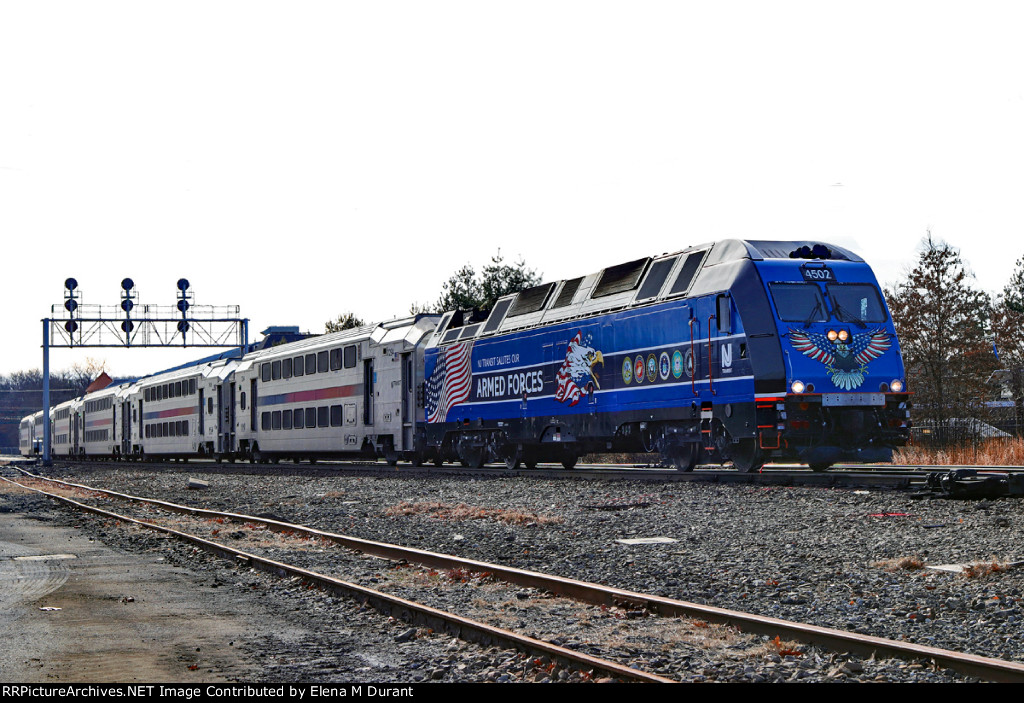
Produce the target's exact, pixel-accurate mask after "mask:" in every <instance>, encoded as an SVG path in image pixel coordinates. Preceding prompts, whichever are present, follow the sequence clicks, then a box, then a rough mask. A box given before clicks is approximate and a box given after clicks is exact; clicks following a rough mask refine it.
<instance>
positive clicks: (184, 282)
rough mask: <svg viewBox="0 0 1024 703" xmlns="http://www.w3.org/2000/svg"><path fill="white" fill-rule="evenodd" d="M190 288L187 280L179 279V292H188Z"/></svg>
mask: <svg viewBox="0 0 1024 703" xmlns="http://www.w3.org/2000/svg"><path fill="white" fill-rule="evenodd" d="M189 287H190V284H189V282H188V279H187V278H179V279H178V290H180V291H181V292H182V293H184V292H185V291H187V290H188V289H189Z"/></svg>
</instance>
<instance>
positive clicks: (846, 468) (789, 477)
mask: <svg viewBox="0 0 1024 703" xmlns="http://www.w3.org/2000/svg"><path fill="white" fill-rule="evenodd" d="M21 463H22V464H28V463H30V462H21ZM13 465H17V464H16V463H15V464H13ZM58 465H59V466H68V467H83V468H85V467H95V468H120V467H128V466H130V467H132V468H138V469H145V470H160V469H161V468H165V469H168V470H173V469H180V468H181V467H182V466H186V465H187V466H188V467H189V468H190V470H192V471H196V472H203V473H211V474H217V473H245V474H253V475H281V474H300V475H309V476H326V475H338V474H344V473H349V472H352V473H359V474H362V473H368V474H373V475H392V476H393V475H395V474H396V473H398V474H401V475H403V476H408V477H415V476H474V477H485V476H491V477H509V476H515V477H522V478H539V479H551V478H577V479H602V480H630V481H656V482H666V481H667V482H694V483H723V484H752V485H785V486H820V487H830V488H838V487H845V486H856V487H873V488H891V489H912V488H923V487H924V486H925V485H926V483H927V480H928V476H929V475H930V474H933V473H945V472H948V471H950V470H952V469H955V468H973V469H976V470H978V471H991V472H1001V473H1009V474H1012V473H1020V472H1022V471H1024V469H1022V468H1021V467H996V466H988V467H954V466H921V465H914V466H910V465H907V466H898V465H885V466H869V467H865V466H859V465H855V464H849V465H838V466H836V467H833V468H832V469H830V470H829V471H824V472H814V471H811V470H810V469H809V468H807V467H805V466H800V465H785V464H777V465H772V464H770V465H768V466H766V467H765V468H764V469H763V470H762V471H760V472H756V473H740V472H738V471H735V470H733V469H722V468H711V467H708V468H698V469H697V470H695V471H692V472H678V471H675V470H672V469H665V468H660V467H656V466H653V465H640V464H633V465H620V464H586V465H578V466H577V467H575V468H573V469H568V470H567V469H564V468H562V467H561V466H559V465H556V464H550V465H546V464H540V465H538V467H537V468H536V469H524V468H520V469H514V470H513V469H507V468H504V467H501V466H494V465H492V466H486V467H484V468H481V469H471V468H465V467H462V466H459V465H458V464H451V465H449V464H446V465H444V466H441V467H436V466H433V465H424V466H421V467H414V466H412V465H410V464H399V466H398V467H390V466H387V465H386V464H382V463H380V462H358V461H331V462H328V461H319V462H316V463H291V462H283V463H281V464H250V463H245V462H237V463H218V462H214V461H212V460H193V461H188V462H184V461H166V462H141V463H138V462H130V463H124V462H112V461H86V462H76V461H72V460H67V459H62V460H59V461H58Z"/></svg>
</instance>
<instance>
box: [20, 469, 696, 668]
mask: <svg viewBox="0 0 1024 703" xmlns="http://www.w3.org/2000/svg"><path fill="white" fill-rule="evenodd" d="M35 478H38V477H35ZM0 480H3V481H5V482H7V483H11V484H14V485H16V486H20V487H21V488H24V489H26V490H29V491H34V492H36V493H39V494H41V495H44V496H47V497H49V498H53V499H55V500H58V501H61V502H63V503H65V504H67V505H70V506H72V507H75V508H78V509H79V510H83V511H85V512H89V513H93V514H95V515H99V516H101V517H105V518H109V519H113V520H120V521H122V522H125V523H128V524H131V525H137V526H139V527H143V528H145V529H148V530H153V531H156V532H160V533H163V534H167V535H171V536H173V537H176V538H178V539H181V540H184V541H186V542H188V543H190V544H193V545H195V546H197V547H199V548H201V549H203V550H204V551H207V552H209V553H211V554H214V555H216V556H219V557H221V558H224V559H227V560H229V561H233V562H234V563H236V564H243V565H246V566H251V567H254V568H259V569H260V570H262V571H266V572H268V573H271V574H275V575H278V576H282V575H287V576H297V577H299V578H302V579H304V580H305V581H306V582H309V583H313V584H315V585H316V586H318V587H319V588H321V589H323V590H325V591H329V592H331V593H336V594H341V595H344V596H347V597H350V598H353V599H355V600H358V601H360V602H364V603H369V604H370V605H372V606H373V607H374V608H375V609H377V610H379V611H380V612H382V613H384V614H386V615H392V616H397V617H399V618H401V619H403V620H406V621H410V622H422V623H425V624H429V625H431V626H433V627H434V628H435V629H437V628H438V627H439V626H440V627H441V628H444V631H446V632H449V633H450V634H452V635H453V636H456V637H459V638H461V639H465V640H469V641H475V642H479V643H482V644H484V645H492V644H495V643H500V644H504V645H506V646H512V647H513V648H515V649H518V650H521V651H525V652H529V653H535V652H536V653H542V654H545V655H547V656H550V657H552V658H554V659H558V660H561V661H563V662H571V663H573V664H574V665H575V666H577V667H580V668H583V669H597V670H599V671H604V672H606V673H608V674H611V675H612V676H615V677H619V678H623V679H628V680H631V681H641V682H647V683H677V682H676V681H674V680H672V679H669V678H665V677H663V676H658V675H657V674H652V673H650V672H646V671H641V670H639V669H634V668H631V667H628V666H625V665H622V664H618V663H616V662H612V661H608V660H607V659H601V658H600V657H594V656H591V655H589V654H584V653H582V652H577V651H574V650H572V649H568V648H565V647H559V646H558V645H555V644H551V643H550V642H545V641H543V640H538V639H535V638H533V637H527V636H526V635H520V634H518V633H515V632H512V631H510V630H505V629H503V628H500V627H495V626H493V625H488V624H486V623H483V622H480V621H478V620H472V619H470V618H466V617H462V616H460V615H456V614H454V613H449V612H446V611H443V610H439V609H437V608H432V607H430V606H428V605H424V604H422V603H417V602H415V601H410V600H407V599H405V598H399V597H397V596H392V595H389V594H387V593H383V592H381V591H377V590H374V589H372V588H366V587H365V586H360V585H358V584H354V583H351V582H348V581H343V580H341V579H337V578H334V577H332V576H327V575H325V574H320V573H317V572H315V571H310V570H308V569H303V568H301V567H298V566H293V565H291V564H286V563H284V562H279V561H275V560H273V559H267V558H266V557H261V556H259V555H257V554H252V553H249V552H243V551H241V550H238V549H233V548H232V547H228V546H226V545H223V544H220V543H218V542H214V541H212V540H208V539H204V538H202V537H197V536H196V535H191V534H188V533H187V532H181V531H179V530H175V529H172V528H170V527H164V526H162V525H157V524H155V523H151V522H146V521H144V520H138V519H136V518H132V517H128V516H127V515H120V514H118V513H115V512H111V511H109V510H104V509H102V508H97V507H95V506H91V505H86V504H85V503H80V502H78V501H76V500H72V499H71V498H66V497H64V496H60V495H57V494H55V493H49V492H47V491H44V490H42V489H39V488H33V487H32V486H25V485H23V484H21V483H18V482H17V481H13V480H11V479H9V478H6V477H3V476H0ZM60 483H63V482H60ZM88 490H100V491H101V489H88ZM101 492H106V491H101ZM142 502H151V501H142ZM152 502H156V503H159V502H160V501H152ZM202 512H210V511H202ZM226 515H227V513H226ZM255 520H256V521H257V522H259V521H260V519H259V518H255ZM247 521H248V519H247ZM271 522H273V521H271ZM278 524H279V525H283V524H284V523H278ZM268 526H269V525H268Z"/></svg>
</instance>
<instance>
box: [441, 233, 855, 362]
mask: <svg viewBox="0 0 1024 703" xmlns="http://www.w3.org/2000/svg"><path fill="white" fill-rule="evenodd" d="M743 259H749V260H754V261H764V260H773V259H785V260H794V259H796V260H839V261H850V262H856V263H863V261H864V260H863V259H861V258H860V257H859V256H857V255H856V254H854V253H853V252H851V251H849V250H847V249H843V248H842V247H837V246H835V245H832V244H826V243H825V242H820V241H807V240H804V241H769V240H754V239H751V240H742V239H724V240H721V241H718V242H710V243H707V244H700V245H697V246H691V247H687V248H686V249H681V250H679V251H676V252H672V253H667V254H660V255H657V256H649V257H645V258H641V259H635V260H633V261H629V262H626V263H623V264H617V265H615V266H609V267H607V268H604V269H601V270H600V271H598V272H596V273H592V274H590V275H587V276H581V277H578V278H570V279H566V280H561V281H554V282H546V283H542V284H540V285H538V286H533V287H532V288H527V289H526V290H523V291H520V292H518V293H513V294H511V295H508V296H505V297H503V298H500V299H499V300H498V301H497V302H496V303H495V305H494V307H493V308H492V309H491V310H489V311H483V313H478V312H477V311H472V312H471V311H462V310H453V311H449V312H446V313H445V314H444V316H443V317H442V318H441V322H440V324H438V326H437V329H436V330H435V332H434V336H433V339H431V341H430V346H439V345H442V344H451V343H454V342H457V341H468V340H469V339H472V338H479V337H486V336H489V335H492V334H500V333H504V332H510V331H513V330H517V329H525V328H528V327H534V326H537V325H541V324H551V323H555V322H559V321H562V320H568V319H572V318H577V317H586V316H589V315H595V314H598V313H602V312H607V311H610V310H615V309H619V308H624V307H630V306H635V305H647V304H650V303H655V302H659V301H661V300H667V299H672V298H679V297H683V296H685V295H687V294H692V293H693V292H694V291H699V292H700V293H703V292H704V291H703V290H702V288H703V287H702V286H701V285H700V280H699V279H700V274H701V272H702V271H703V270H704V269H705V268H707V267H711V266H718V265H720V264H726V263H729V262H738V261H741V260H743ZM720 282H721V281H720V279H719V280H716V282H715V285H719V284H720Z"/></svg>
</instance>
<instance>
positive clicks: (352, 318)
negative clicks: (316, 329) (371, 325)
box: [324, 312, 366, 332]
mask: <svg viewBox="0 0 1024 703" xmlns="http://www.w3.org/2000/svg"><path fill="white" fill-rule="evenodd" d="M365 324H366V323H365V322H363V320H362V318H360V317H358V316H357V315H356V314H355V313H354V312H343V313H341V314H340V315H338V316H337V317H336V318H335V319H333V320H328V321H327V322H326V323H324V331H325V332H341V331H342V330H350V329H352V328H354V327H362V326H363V325H365Z"/></svg>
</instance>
